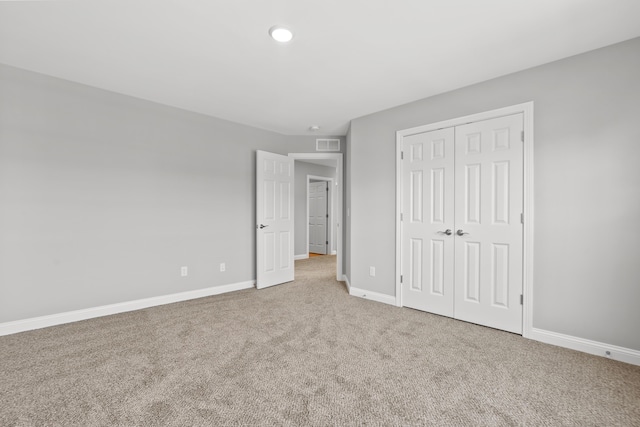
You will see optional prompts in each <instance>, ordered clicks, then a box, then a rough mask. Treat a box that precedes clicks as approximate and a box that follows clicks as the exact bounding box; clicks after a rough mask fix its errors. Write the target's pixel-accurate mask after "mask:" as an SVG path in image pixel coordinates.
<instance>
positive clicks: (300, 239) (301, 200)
mask: <svg viewBox="0 0 640 427" xmlns="http://www.w3.org/2000/svg"><path fill="white" fill-rule="evenodd" d="M307 175H315V176H322V177H325V178H333V179H334V181H333V182H334V186H335V182H336V181H335V178H336V168H331V167H328V166H322V165H316V164H313V163H307V162H304V161H300V160H296V164H295V198H296V200H295V209H294V210H295V221H294V222H295V235H296V241H295V246H294V247H295V252H294V253H295V254H296V255H306V254H307V253H308V250H309V242H308V241H307V224H308V217H307ZM334 194H335V193H334ZM332 203H333V202H332ZM332 206H334V210H335V203H334V204H333V205H332ZM332 239H333V240H332V242H331V244H332V246H333V247H335V244H336V242H335V229H334V230H332Z"/></svg>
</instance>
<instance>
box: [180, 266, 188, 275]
mask: <svg viewBox="0 0 640 427" xmlns="http://www.w3.org/2000/svg"><path fill="white" fill-rule="evenodd" d="M188 275H189V268H188V267H186V266H185V267H180V276H182V277H187V276H188Z"/></svg>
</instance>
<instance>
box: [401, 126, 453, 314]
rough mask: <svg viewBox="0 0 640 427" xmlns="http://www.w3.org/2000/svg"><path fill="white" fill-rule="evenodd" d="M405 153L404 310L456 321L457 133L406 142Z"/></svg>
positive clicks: (434, 134)
mask: <svg viewBox="0 0 640 427" xmlns="http://www.w3.org/2000/svg"><path fill="white" fill-rule="evenodd" d="M402 151H403V152H404V156H403V160H402V180H403V181H402V182H403V187H402V188H403V195H402V200H403V206H402V212H403V214H402V215H403V219H402V233H403V240H402V255H403V257H402V272H403V280H402V305H404V306H406V307H411V308H415V309H418V310H424V311H428V312H431V313H436V314H440V315H443V316H449V317H452V316H453V295H454V292H453V283H454V282H453V267H454V266H453V254H454V249H453V243H454V237H453V234H452V233H453V229H454V212H453V210H454V204H453V203H454V199H453V191H454V181H453V180H454V130H453V128H448V129H442V130H436V131H431V132H424V133H419V134H416V135H410V136H407V137H405V138H404V140H403V147H402Z"/></svg>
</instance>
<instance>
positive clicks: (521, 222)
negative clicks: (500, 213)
mask: <svg viewBox="0 0 640 427" xmlns="http://www.w3.org/2000/svg"><path fill="white" fill-rule="evenodd" d="M520 224H524V214H523V213H521V214H520Z"/></svg>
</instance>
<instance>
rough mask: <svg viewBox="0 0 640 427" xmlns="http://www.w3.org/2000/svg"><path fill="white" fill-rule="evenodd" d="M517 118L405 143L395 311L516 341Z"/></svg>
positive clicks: (519, 244)
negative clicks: (501, 333) (449, 320)
mask: <svg viewBox="0 0 640 427" xmlns="http://www.w3.org/2000/svg"><path fill="white" fill-rule="evenodd" d="M522 131H523V115H522V114H514V115H509V116H504V117H499V118H495V119H491V120H484V121H478V122H474V123H468V124H465V125H462V126H456V127H451V128H444V129H439V130H434V131H430V132H423V133H416V134H413V135H407V136H404V137H403V140H402V148H401V149H402V152H403V157H402V160H401V168H402V171H401V176H402V184H401V189H402V190H401V192H402V193H401V212H402V217H401V254H400V257H401V289H402V305H403V306H406V307H411V308H415V309H418V310H423V311H428V312H431V313H435V314H440V315H443V316H449V317H453V318H456V319H460V320H464V321H468V322H472V323H477V324H480V325H485V326H489V327H492V328H497V329H502V330H506V331H509V332H515V333H519V334H521V333H522V283H523V282H522V280H523V279H522V263H523V237H522V236H523V227H522V212H523V209H522V207H523V142H522V141H523V136H522V135H523V133H522Z"/></svg>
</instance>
